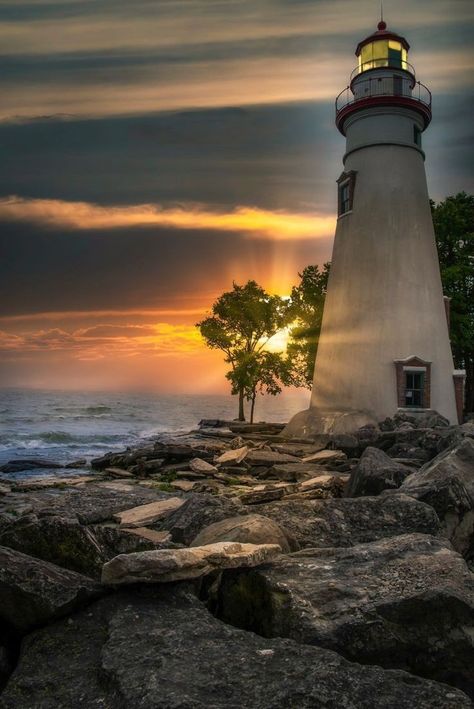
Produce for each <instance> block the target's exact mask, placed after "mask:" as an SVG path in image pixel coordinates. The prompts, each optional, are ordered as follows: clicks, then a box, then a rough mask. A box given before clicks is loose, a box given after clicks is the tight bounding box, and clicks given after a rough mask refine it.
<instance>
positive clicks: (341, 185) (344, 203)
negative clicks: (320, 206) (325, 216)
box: [337, 170, 356, 216]
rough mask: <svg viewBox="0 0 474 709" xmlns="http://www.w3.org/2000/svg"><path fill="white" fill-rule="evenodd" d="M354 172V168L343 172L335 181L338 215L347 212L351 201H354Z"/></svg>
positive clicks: (350, 207)
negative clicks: (336, 185)
mask: <svg viewBox="0 0 474 709" xmlns="http://www.w3.org/2000/svg"><path fill="white" fill-rule="evenodd" d="M355 176H356V173H355V171H354V170H351V171H349V172H343V173H342V175H341V176H340V178H339V179H338V181H337V184H338V193H337V196H338V199H337V213H338V216H342V215H343V214H347V213H348V212H350V211H351V210H352V203H353V201H354V185H355Z"/></svg>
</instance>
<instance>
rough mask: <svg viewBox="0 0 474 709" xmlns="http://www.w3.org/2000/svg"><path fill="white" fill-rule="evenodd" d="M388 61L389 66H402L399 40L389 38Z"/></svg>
mask: <svg viewBox="0 0 474 709" xmlns="http://www.w3.org/2000/svg"><path fill="white" fill-rule="evenodd" d="M388 63H389V66H396V67H400V68H401V67H402V45H401V44H400V42H394V41H392V40H389V43H388Z"/></svg>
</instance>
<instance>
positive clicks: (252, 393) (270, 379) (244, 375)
mask: <svg viewBox="0 0 474 709" xmlns="http://www.w3.org/2000/svg"><path fill="white" fill-rule="evenodd" d="M226 377H227V379H228V380H229V381H230V382H231V385H232V393H233V394H238V393H239V387H240V384H241V382H245V384H244V392H243V395H244V398H245V399H246V400H247V401H249V402H250V423H253V419H254V413H255V402H256V399H257V394H258V393H260V394H270V395H271V396H276V395H277V394H281V391H282V389H283V387H284V386H288V385H290V384H292V383H293V376H292V367H291V362H290V360H289V359H288V358H287V357H284V356H283V353H282V352H269V351H268V350H260V351H259V352H250V353H247V352H244V353H242V354H241V355H240V356H239V357H238V358H237V361H236V365H235V367H234V368H233V369H232V370H231V371H230V372H228V373H227V374H226Z"/></svg>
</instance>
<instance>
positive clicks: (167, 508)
mask: <svg viewBox="0 0 474 709" xmlns="http://www.w3.org/2000/svg"><path fill="white" fill-rule="evenodd" d="M183 502H184V499H183V498H182V497H168V498H167V499H165V500H157V501H156V502H149V503H148V504H146V505H139V506H138V507H132V509H130V510H123V511H122V512H117V513H116V514H114V519H116V520H117V521H118V522H119V524H120V526H121V527H146V526H147V525H148V524H153V522H156V521H157V520H158V519H160V518H161V517H166V516H167V515H169V514H170V513H171V512H174V511H175V510H177V509H178V508H179V507H181V505H182V504H183Z"/></svg>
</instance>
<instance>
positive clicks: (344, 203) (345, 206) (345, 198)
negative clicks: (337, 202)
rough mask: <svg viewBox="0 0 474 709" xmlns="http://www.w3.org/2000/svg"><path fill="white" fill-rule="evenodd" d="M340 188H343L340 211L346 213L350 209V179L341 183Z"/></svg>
mask: <svg viewBox="0 0 474 709" xmlns="http://www.w3.org/2000/svg"><path fill="white" fill-rule="evenodd" d="M340 190H341V191H340V195H341V212H340V213H341V214H345V213H346V212H348V211H349V209H350V199H349V197H350V190H349V181H347V182H345V183H344V184H343V185H341V187H340Z"/></svg>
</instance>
